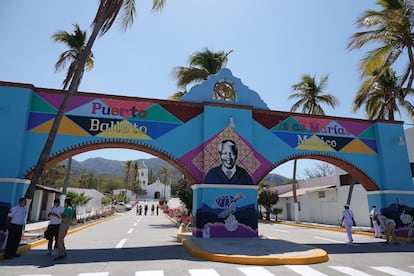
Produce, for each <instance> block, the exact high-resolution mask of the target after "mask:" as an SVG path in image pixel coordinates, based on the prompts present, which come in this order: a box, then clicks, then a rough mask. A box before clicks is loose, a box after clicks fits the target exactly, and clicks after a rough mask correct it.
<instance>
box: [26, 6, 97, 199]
mask: <svg viewBox="0 0 414 276" xmlns="http://www.w3.org/2000/svg"><path fill="white" fill-rule="evenodd" d="M98 12H99V11H98ZM103 15H104V12H101V14H100V18H99V21H98V22H96V24H95V25H94V28H93V31H92V34H91V36H90V37H89V40H88V43H87V44H86V47H85V49H84V50H83V52H82V55H81V57H80V60H79V63H78V64H77V66H76V69H75V73H74V75H73V78H72V81H71V83H70V85H69V89H68V91H67V93H66V95H65V97H64V99H63V101H62V104H61V105H60V107H59V110H58V112H57V114H56V117H55V119H54V120H53V124H52V127H51V129H50V131H49V135H48V137H47V140H46V142H45V145H44V147H43V150H42V152H41V153H40V156H39V159H38V161H37V163H36V166H35V169H34V172H33V176H32V180H31V182H30V185H29V188H28V189H27V191H26V195H25V197H26V198H28V199H33V196H34V192H35V190H36V184H37V183H38V182H39V179H40V176H41V175H42V173H43V170H44V168H45V166H46V163H47V161H48V160H49V155H50V152H51V150H52V146H53V143H54V141H55V138H56V134H57V131H58V129H59V126H60V122H61V121H62V119H63V115H64V113H65V111H66V107H67V105H68V104H69V100H70V98H71V97H72V95H73V94H74V93H75V92H76V91H78V89H79V84H80V81H81V79H82V76H83V72H84V70H85V63H86V60H87V58H88V56H89V55H90V53H91V50H92V46H93V44H94V42H95V40H96V37H97V36H98V34H99V30H100V29H101V27H102V25H103Z"/></svg>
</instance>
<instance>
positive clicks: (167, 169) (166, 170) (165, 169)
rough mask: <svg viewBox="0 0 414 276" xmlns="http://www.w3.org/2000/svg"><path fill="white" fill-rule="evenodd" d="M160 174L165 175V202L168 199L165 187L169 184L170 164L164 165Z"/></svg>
mask: <svg viewBox="0 0 414 276" xmlns="http://www.w3.org/2000/svg"><path fill="white" fill-rule="evenodd" d="M159 175H164V194H163V199H164V203H165V202H166V201H167V195H166V194H165V188H166V186H167V177H168V175H169V168H168V166H164V167H162V168H161V169H160V172H159Z"/></svg>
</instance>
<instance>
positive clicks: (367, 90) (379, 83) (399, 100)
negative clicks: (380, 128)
mask: <svg viewBox="0 0 414 276" xmlns="http://www.w3.org/2000/svg"><path fill="white" fill-rule="evenodd" d="M376 73H377V72H375V73H374V76H371V77H368V78H366V79H365V80H364V81H363V82H362V84H361V86H360V88H359V90H358V92H357V94H356V95H355V98H354V102H353V106H352V109H353V111H357V110H358V109H360V108H361V107H362V106H363V105H365V112H366V114H367V116H368V118H369V119H371V120H375V119H382V120H394V114H395V113H396V112H398V113H399V114H400V107H402V108H404V109H405V110H406V111H407V113H408V115H409V117H411V118H414V106H413V105H412V104H411V103H410V102H408V101H407V100H406V99H405V97H406V95H407V94H406V91H407V89H403V88H400V87H399V86H398V77H397V76H396V74H395V71H394V70H392V69H387V70H386V71H385V72H384V73H383V74H382V75H381V76H379V77H378V78H377V77H376V76H375V74H376ZM372 78H376V81H375V82H372Z"/></svg>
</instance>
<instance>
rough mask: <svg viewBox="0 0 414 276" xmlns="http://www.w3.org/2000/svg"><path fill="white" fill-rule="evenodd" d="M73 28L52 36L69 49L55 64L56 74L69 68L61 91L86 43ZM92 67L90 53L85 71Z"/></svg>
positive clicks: (75, 27) (76, 26)
mask: <svg viewBox="0 0 414 276" xmlns="http://www.w3.org/2000/svg"><path fill="white" fill-rule="evenodd" d="M73 27H74V31H73V33H68V32H66V31H58V32H56V33H55V34H54V35H53V36H52V38H53V39H54V41H55V42H59V43H63V44H66V46H68V48H69V50H67V51H64V52H63V53H61V54H60V56H59V59H58V61H57V62H56V64H55V70H56V72H57V71H60V70H63V69H65V68H66V67H67V66H68V64H69V67H68V70H67V73H66V78H65V79H64V80H63V82H62V86H63V89H66V88H67V87H68V86H69V84H70V81H71V79H72V78H73V76H74V74H75V68H76V66H77V64H78V62H79V60H80V57H81V54H82V51H83V49H84V48H85V46H86V41H87V34H86V31H82V30H81V29H80V27H79V25H78V24H74V25H73ZM93 66H94V58H93V53H92V51H91V52H90V54H89V56H88V57H87V59H86V63H85V69H86V70H88V71H89V70H92V68H93ZM82 74H83V72H82ZM79 82H80V81H79ZM71 164H72V157H69V159H68V166H67V167H66V175H65V181H64V182H63V190H62V195H65V194H66V190H67V185H68V181H69V174H70V170H71Z"/></svg>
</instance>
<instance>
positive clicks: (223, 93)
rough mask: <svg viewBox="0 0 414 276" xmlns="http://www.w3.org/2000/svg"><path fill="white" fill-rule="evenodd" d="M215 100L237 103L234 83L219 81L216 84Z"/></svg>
mask: <svg viewBox="0 0 414 276" xmlns="http://www.w3.org/2000/svg"><path fill="white" fill-rule="evenodd" d="M213 98H214V99H215V100H223V101H232V102H234V101H236V90H235V89H234V86H233V83H231V82H230V81H227V80H226V79H224V80H220V81H217V82H216V83H215V84H214V95H213Z"/></svg>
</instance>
